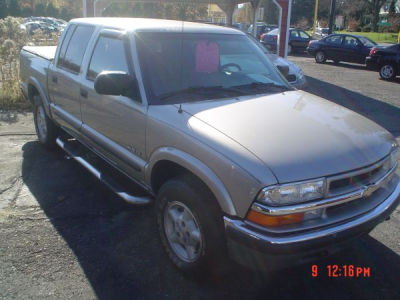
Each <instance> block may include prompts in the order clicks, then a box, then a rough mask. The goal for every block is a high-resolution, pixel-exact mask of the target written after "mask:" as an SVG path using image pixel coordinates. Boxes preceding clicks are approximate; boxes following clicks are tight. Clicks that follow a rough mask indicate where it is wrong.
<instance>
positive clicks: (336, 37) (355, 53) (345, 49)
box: [307, 34, 377, 64]
mask: <svg viewBox="0 0 400 300" xmlns="http://www.w3.org/2000/svg"><path fill="white" fill-rule="evenodd" d="M376 46H377V44H376V43H375V42H374V41H371V40H370V39H368V38H366V37H364V36H359V35H353V34H331V35H329V36H327V37H325V38H323V39H322V40H319V41H312V42H310V44H309V45H308V48H307V51H308V53H309V54H311V55H312V56H314V57H315V61H316V62H317V63H324V62H326V61H327V60H333V62H334V63H339V62H341V61H344V62H349V63H357V64H364V63H365V58H366V57H367V56H368V54H369V52H370V51H371V49H372V48H373V47H376Z"/></svg>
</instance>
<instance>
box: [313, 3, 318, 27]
mask: <svg viewBox="0 0 400 300" xmlns="http://www.w3.org/2000/svg"><path fill="white" fill-rule="evenodd" d="M318 3H319V0H315V12H314V27H313V35H315V28H316V27H317V22H318V6H319V5H318Z"/></svg>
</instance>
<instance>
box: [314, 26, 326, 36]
mask: <svg viewBox="0 0 400 300" xmlns="http://www.w3.org/2000/svg"><path fill="white" fill-rule="evenodd" d="M328 35H329V28H316V29H315V36H316V37H317V38H324V37H327V36H328Z"/></svg>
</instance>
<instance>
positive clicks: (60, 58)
mask: <svg viewBox="0 0 400 300" xmlns="http://www.w3.org/2000/svg"><path fill="white" fill-rule="evenodd" d="M20 66H21V72H20V74H21V88H22V91H23V93H24V95H26V97H27V98H28V99H29V100H30V101H31V102H32V104H33V106H34V121H35V126H36V131H37V135H38V138H39V141H40V142H41V143H43V144H44V145H45V146H48V147H52V146H54V145H58V146H60V147H61V148H63V149H64V150H65V151H67V153H68V154H69V156H70V157H72V158H74V159H75V160H76V161H77V162H79V163H80V164H82V165H83V167H85V168H86V169H87V170H89V171H90V172H91V173H93V174H94V175H95V176H96V177H97V178H99V179H100V180H101V181H103V182H104V183H105V184H107V185H108V186H109V187H110V188H111V189H112V190H113V191H115V192H116V193H117V194H118V195H119V196H120V197H121V198H123V199H125V200H126V201H128V202H130V203H132V204H137V205H144V204H150V203H154V206H155V211H156V218H157V221H158V226H159V231H160V236H161V242H162V245H163V247H164V249H165V251H166V253H167V255H168V256H169V257H170V259H171V260H172V262H173V263H174V264H175V265H176V266H177V267H178V268H179V269H181V270H183V271H186V272H198V271H200V270H210V269H213V268H215V266H216V265H219V264H220V263H221V262H223V261H224V259H223V258H224V257H226V256H227V255H226V253H229V255H230V257H231V258H233V259H235V260H236V261H238V262H240V263H242V264H245V265H250V266H253V267H267V268H281V267H284V266H285V267H287V266H288V265H289V266H290V265H292V264H296V263H303V262H306V261H309V260H310V259H315V258H316V257H320V254H321V253H328V254H329V253H332V252H334V251H335V250H337V249H339V248H341V247H343V245H345V244H346V243H345V242H347V241H349V240H352V239H353V238H356V237H358V236H359V235H361V234H363V233H368V232H369V231H370V230H371V229H372V228H374V226H376V225H377V224H378V223H379V222H381V221H383V220H385V219H386V218H388V216H389V215H390V213H391V212H392V211H393V210H394V209H395V207H396V206H397V205H398V203H399V194H400V181H399V176H398V174H397V173H396V172H397V171H396V170H397V166H398V159H399V147H398V145H397V143H396V142H395V139H394V137H393V136H392V135H391V134H390V133H389V132H387V131H386V130H385V129H383V128H382V127H380V126H379V125H377V124H375V123H374V122H372V121H370V120H368V119H366V118H364V117H362V116H361V115H359V114H357V113H355V112H353V111H350V110H348V109H346V108H344V107H341V106H338V105H336V104H334V103H332V102H329V101H327V100H325V99H322V98H319V97H317V96H315V95H311V94H309V93H307V92H304V91H298V90H296V89H294V88H293V87H291V86H290V85H289V84H288V82H287V81H286V79H285V78H284V77H283V75H282V74H281V73H280V72H279V71H278V70H277V69H276V67H274V65H273V64H272V63H271V62H270V61H269V60H268V58H267V57H266V56H265V55H264V53H263V52H262V51H261V50H260V48H259V47H258V46H257V45H256V44H254V42H253V41H252V40H251V39H249V38H248V37H247V36H246V34H245V33H242V32H240V31H238V30H235V29H231V28H223V27H217V26H211V25H206V24H196V23H190V22H180V21H167V20H154V19H133V18H131V19H122V18H88V19H75V20H72V21H71V22H69V24H68V26H67V28H66V29H65V31H64V33H63V35H62V37H61V39H60V42H59V45H58V47H57V48H55V47H54V48H48V47H47V48H46V47H24V48H23V49H22V51H21V57H20ZM85 151H88V152H89V151H91V152H94V153H95V154H96V155H95V156H96V157H98V158H97V159H96V160H94V161H92V160H91V157H92V156H94V155H86V154H85V153H86V152H85ZM91 152H90V153H91ZM98 161H100V162H101V163H99V164H97V165H96V162H97V163H98ZM104 162H105V163H104ZM102 163H103V164H102ZM114 174H116V175H114ZM118 174H119V175H121V174H122V175H121V176H119V175H118ZM117 175H118V176H117ZM66 180H68V179H66ZM134 184H137V185H140V186H141V187H142V188H143V189H144V192H143V193H142V194H135V193H134V192H132V189H131V187H132V185H134Z"/></svg>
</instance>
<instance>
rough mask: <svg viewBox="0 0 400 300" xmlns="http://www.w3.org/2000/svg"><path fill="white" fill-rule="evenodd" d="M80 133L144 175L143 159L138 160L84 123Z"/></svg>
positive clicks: (144, 164)
mask: <svg viewBox="0 0 400 300" xmlns="http://www.w3.org/2000/svg"><path fill="white" fill-rule="evenodd" d="M81 132H82V134H83V135H85V136H86V137H88V138H89V139H91V140H92V141H94V142H95V143H96V144H98V145H99V146H100V147H102V148H103V149H105V150H106V151H108V152H111V153H113V154H114V155H115V156H117V157H118V158H120V159H121V160H122V161H123V162H125V163H126V164H127V165H129V166H130V167H132V168H133V169H134V170H135V171H136V172H138V173H141V174H144V168H145V166H146V164H147V163H146V162H145V161H144V160H143V159H141V158H139V157H138V156H136V155H135V154H133V153H132V152H130V151H129V150H127V149H125V148H124V147H122V146H120V145H118V144H117V143H116V142H114V141H113V140H111V139H109V138H108V137H106V136H104V135H102V134H101V133H99V132H98V131H96V130H94V129H93V128H91V127H90V126H88V125H87V124H85V123H83V124H82V128H81ZM142 176H143V175H142Z"/></svg>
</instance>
